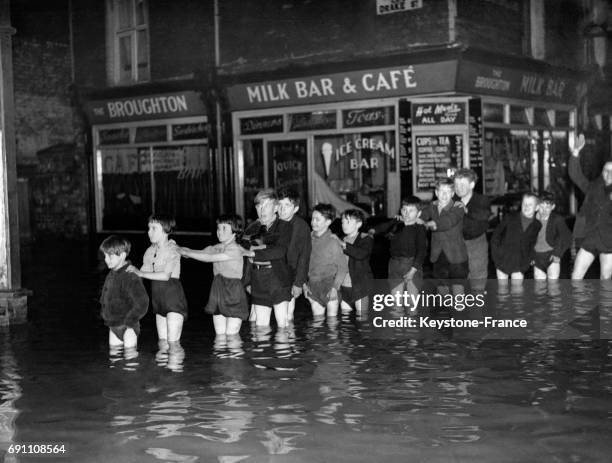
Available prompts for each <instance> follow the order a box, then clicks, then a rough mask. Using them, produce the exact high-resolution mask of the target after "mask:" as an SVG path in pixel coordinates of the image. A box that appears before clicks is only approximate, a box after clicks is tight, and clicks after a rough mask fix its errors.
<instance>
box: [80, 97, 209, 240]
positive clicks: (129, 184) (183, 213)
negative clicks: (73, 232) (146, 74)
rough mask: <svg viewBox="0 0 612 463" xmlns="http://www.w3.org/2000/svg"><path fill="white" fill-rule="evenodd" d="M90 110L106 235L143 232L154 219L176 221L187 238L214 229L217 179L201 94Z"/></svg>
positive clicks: (100, 226)
mask: <svg viewBox="0 0 612 463" xmlns="http://www.w3.org/2000/svg"><path fill="white" fill-rule="evenodd" d="M87 109H88V113H89V117H90V121H91V124H92V126H93V141H94V143H93V144H94V153H93V159H94V182H95V206H96V229H97V231H98V232H108V231H139V232H142V230H143V229H144V228H146V221H147V218H148V217H149V216H150V215H151V214H153V213H167V214H171V215H173V216H174V217H175V218H176V221H177V230H179V231H181V232H196V233H197V232H202V231H205V230H209V229H210V221H211V216H212V214H213V212H212V211H213V206H214V205H213V198H214V194H213V191H214V187H213V179H212V175H213V173H212V171H211V166H212V163H211V159H210V156H211V153H210V150H209V147H208V138H207V133H208V127H207V122H208V119H207V116H206V110H205V106H204V104H203V102H202V100H201V98H200V95H199V93H197V92H193V91H183V92H176V93H166V94H155V95H146V96H137V97H132V98H121V99H113V100H104V101H91V102H89V103H88V105H87Z"/></svg>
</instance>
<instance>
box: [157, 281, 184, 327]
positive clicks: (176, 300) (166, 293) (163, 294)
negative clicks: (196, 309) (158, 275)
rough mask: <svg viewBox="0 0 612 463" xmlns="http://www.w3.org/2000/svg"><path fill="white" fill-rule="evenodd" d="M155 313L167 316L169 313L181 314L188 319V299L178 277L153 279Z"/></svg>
mask: <svg viewBox="0 0 612 463" xmlns="http://www.w3.org/2000/svg"><path fill="white" fill-rule="evenodd" d="M151 299H152V302H153V303H152V305H153V313H155V314H157V315H161V316H162V317H165V316H166V315H167V314H168V313H170V312H174V313H179V314H181V315H182V316H183V317H184V318H185V320H186V319H187V299H186V298H185V292H184V291H183V285H182V284H181V281H180V280H179V279H178V278H170V279H169V280H168V281H155V280H153V281H151Z"/></svg>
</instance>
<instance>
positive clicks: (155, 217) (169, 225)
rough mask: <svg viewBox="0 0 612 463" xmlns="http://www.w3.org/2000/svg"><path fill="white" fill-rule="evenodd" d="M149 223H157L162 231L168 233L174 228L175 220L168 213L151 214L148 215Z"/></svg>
mask: <svg viewBox="0 0 612 463" xmlns="http://www.w3.org/2000/svg"><path fill="white" fill-rule="evenodd" d="M148 222H149V223H150V224H151V223H158V224H159V225H160V226H161V229H162V231H163V232H164V233H165V234H166V235H169V234H170V233H172V232H173V231H174V229H175V228H176V220H174V217H172V216H171V215H168V214H152V215H151V216H150V217H149V221H148Z"/></svg>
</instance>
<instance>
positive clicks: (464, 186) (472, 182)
mask: <svg viewBox="0 0 612 463" xmlns="http://www.w3.org/2000/svg"><path fill="white" fill-rule="evenodd" d="M477 180H478V175H476V172H474V171H473V170H472V169H459V170H457V172H455V178H454V183H455V193H457V196H459V197H460V198H463V197H465V196H469V195H470V194H471V193H472V192H473V191H474V187H475V186H476V181H477Z"/></svg>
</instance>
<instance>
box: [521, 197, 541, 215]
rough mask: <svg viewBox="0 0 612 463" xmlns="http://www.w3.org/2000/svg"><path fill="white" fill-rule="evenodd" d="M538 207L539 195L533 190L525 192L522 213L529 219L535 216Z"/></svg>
mask: <svg viewBox="0 0 612 463" xmlns="http://www.w3.org/2000/svg"><path fill="white" fill-rule="evenodd" d="M537 208H538V195H536V194H535V193H533V192H531V191H529V192H527V193H525V194H523V199H522V200H521V214H523V215H524V216H525V217H527V218H528V219H531V218H532V217H533V216H534V214H535V212H536V210H537Z"/></svg>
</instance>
